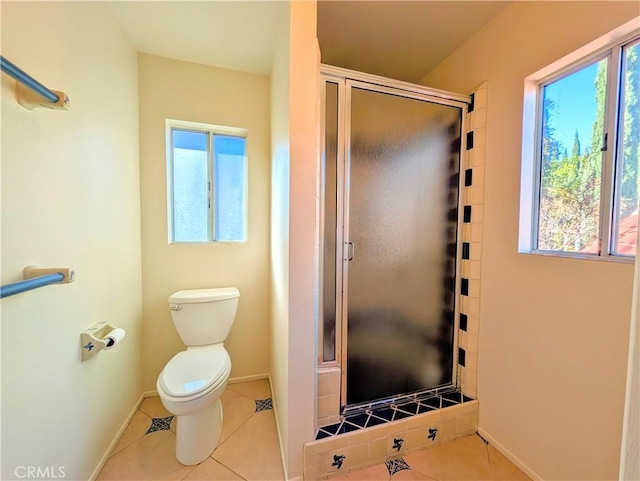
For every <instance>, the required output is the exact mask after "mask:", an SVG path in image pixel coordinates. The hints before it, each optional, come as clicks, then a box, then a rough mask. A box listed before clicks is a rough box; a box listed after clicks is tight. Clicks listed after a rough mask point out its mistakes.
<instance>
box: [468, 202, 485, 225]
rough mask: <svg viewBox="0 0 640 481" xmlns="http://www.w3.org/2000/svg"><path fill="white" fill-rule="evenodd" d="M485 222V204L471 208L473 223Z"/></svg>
mask: <svg viewBox="0 0 640 481" xmlns="http://www.w3.org/2000/svg"><path fill="white" fill-rule="evenodd" d="M479 222H484V205H482V204H478V205H474V206H473V207H472V208H471V223H472V224H477V223H479Z"/></svg>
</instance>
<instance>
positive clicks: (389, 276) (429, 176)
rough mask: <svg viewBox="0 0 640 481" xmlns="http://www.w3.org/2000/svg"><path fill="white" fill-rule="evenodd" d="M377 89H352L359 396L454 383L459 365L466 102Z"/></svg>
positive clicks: (352, 381) (350, 247)
mask: <svg viewBox="0 0 640 481" xmlns="http://www.w3.org/2000/svg"><path fill="white" fill-rule="evenodd" d="M373 88H375V87H373ZM377 90H378V89H376V90H369V89H367V88H366V87H356V86H355V84H354V86H352V87H351V89H350V109H349V115H350V118H349V125H350V133H349V135H348V142H349V145H348V160H347V175H348V190H347V199H348V201H347V208H346V226H345V227H346V229H345V239H344V240H345V264H344V266H345V273H346V281H347V286H346V287H347V289H346V290H345V299H346V302H345V307H344V309H345V311H344V312H345V314H346V320H347V336H346V337H347V349H346V358H347V361H346V362H347V380H346V388H347V389H346V391H347V395H346V401H347V404H350V405H351V404H356V403H361V402H369V401H372V400H376V399H381V398H389V397H392V396H395V395H398V394H404V393H409V392H414V391H418V390H424V389H430V388H434V387H437V386H443V385H447V384H451V382H452V373H453V326H454V307H455V306H454V288H455V272H456V270H455V253H456V245H457V244H456V235H457V219H458V217H457V203H458V178H459V164H460V160H459V159H460V129H461V109H460V108H459V107H453V106H449V105H442V104H439V103H433V102H430V101H426V100H422V99H417V98H409V97H405V96H401V95H402V94H393V93H389V92H393V91H391V90H389V89H388V90H387V91H386V92H385V91H377ZM349 259H350V260H349Z"/></svg>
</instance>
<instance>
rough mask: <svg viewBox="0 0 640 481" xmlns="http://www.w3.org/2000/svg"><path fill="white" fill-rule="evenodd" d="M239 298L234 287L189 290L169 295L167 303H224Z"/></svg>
mask: <svg viewBox="0 0 640 481" xmlns="http://www.w3.org/2000/svg"><path fill="white" fill-rule="evenodd" d="M236 297H240V291H238V289H236V288H235V287H221V288H216V289H190V290H186V291H178V292H176V293H174V294H171V296H170V297H169V302H175V303H178V304H191V303H196V302H212V301H224V300H225V299H234V298H236Z"/></svg>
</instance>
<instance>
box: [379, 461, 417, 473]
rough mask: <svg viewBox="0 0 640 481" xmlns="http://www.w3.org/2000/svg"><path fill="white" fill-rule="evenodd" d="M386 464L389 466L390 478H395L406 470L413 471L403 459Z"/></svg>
mask: <svg viewBox="0 0 640 481" xmlns="http://www.w3.org/2000/svg"><path fill="white" fill-rule="evenodd" d="M384 464H385V465H386V466H387V470H388V471H389V475H390V476H393V475H394V474H396V473H397V472H400V471H404V470H405V469H411V468H410V467H409V465H408V464H407V462H406V461H405V460H404V459H402V458H398V459H394V460H392V461H387V462H386V463H384Z"/></svg>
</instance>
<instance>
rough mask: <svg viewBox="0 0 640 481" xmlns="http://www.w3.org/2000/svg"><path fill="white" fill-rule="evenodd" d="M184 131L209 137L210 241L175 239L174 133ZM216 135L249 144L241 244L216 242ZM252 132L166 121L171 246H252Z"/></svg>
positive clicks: (208, 235) (208, 214) (225, 241)
mask: <svg viewBox="0 0 640 481" xmlns="http://www.w3.org/2000/svg"><path fill="white" fill-rule="evenodd" d="M174 130H181V131H187V132H194V133H204V134H207V163H206V165H207V186H208V194H207V195H208V199H209V203H208V206H207V240H198V241H182V240H176V239H175V226H174V221H173V216H174V214H173V211H174V189H173V173H174V162H173V153H174V152H173V131H174ZM216 135H224V136H233V137H240V138H243V139H244V140H245V152H244V192H243V199H244V211H243V238H242V239H241V240H218V239H216V235H217V233H216V215H215V212H216V205H215V192H216V190H217V179H216V177H215V171H216V165H215V153H214V137H215V136H216ZM247 137H248V130H247V129H243V128H239V127H228V126H224V125H213V124H205V123H200V122H191V121H186V120H175V119H166V120H165V141H166V148H165V151H166V169H167V170H166V175H167V183H166V184H167V234H168V243H169V244H176V245H198V244H205V245H208V244H244V243H246V242H248V210H249V200H248V183H249V182H248V180H249V179H248V177H249V168H248V167H249V157H248V154H247V145H246V142H247Z"/></svg>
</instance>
